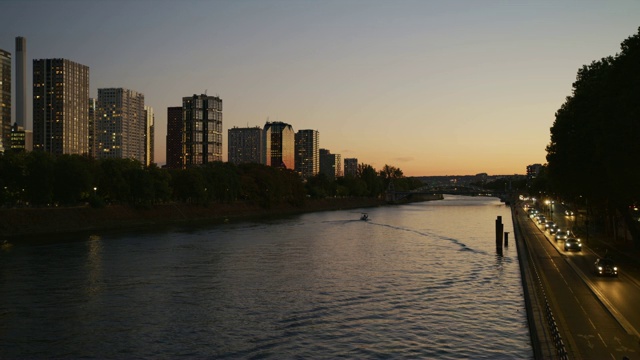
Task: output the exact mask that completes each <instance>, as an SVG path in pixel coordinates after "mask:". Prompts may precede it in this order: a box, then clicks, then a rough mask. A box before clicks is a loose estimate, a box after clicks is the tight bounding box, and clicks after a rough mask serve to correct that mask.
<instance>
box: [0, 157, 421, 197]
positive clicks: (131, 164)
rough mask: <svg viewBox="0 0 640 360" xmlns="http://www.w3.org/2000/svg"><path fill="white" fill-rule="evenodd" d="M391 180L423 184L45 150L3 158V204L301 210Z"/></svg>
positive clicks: (366, 168)
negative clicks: (284, 206)
mask: <svg viewBox="0 0 640 360" xmlns="http://www.w3.org/2000/svg"><path fill="white" fill-rule="evenodd" d="M392 180H393V181H394V184H395V185H396V188H397V189H402V190H410V189H415V188H417V187H420V186H421V185H422V183H420V182H419V181H417V180H416V179H412V178H406V177H404V176H403V175H402V171H401V170H400V169H397V168H395V167H392V166H388V165H387V166H385V168H384V169H383V171H381V172H380V173H378V172H377V171H376V170H375V169H374V168H373V167H371V166H370V165H367V164H361V165H360V166H359V168H358V172H357V175H356V176H347V177H339V178H338V179H336V180H330V179H329V178H328V177H327V176H325V175H324V174H318V175H317V176H314V177H312V178H310V179H306V180H305V179H302V178H301V177H300V176H299V174H297V173H295V172H293V171H291V170H286V169H280V168H275V167H270V166H265V165H260V164H243V165H239V166H236V165H233V164H231V163H223V162H215V163H212V164H208V165H205V166H200V167H192V168H188V169H185V170H169V169H161V168H159V167H158V166H157V165H155V164H152V165H151V166H148V167H145V166H144V165H143V164H141V163H140V162H138V161H136V160H132V159H104V160H95V159H92V158H89V157H86V156H79V155H62V156H57V157H56V156H52V155H50V154H48V153H45V152H42V151H34V152H29V153H20V152H13V151H7V152H6V153H0V190H1V191H0V205H4V206H26V205H29V206H54V205H55V206H76V205H79V204H83V203H89V204H91V205H93V206H104V205H106V204H129V205H131V206H135V207H148V206H152V205H153V204H158V203H164V202H169V201H177V202H184V203H192V204H198V205H203V206H208V205H209V204H212V203H232V202H235V201H245V202H250V203H254V204H258V205H260V206H262V207H264V208H269V207H271V206H274V205H277V204H278V203H288V204H292V205H296V206H301V205H303V204H304V202H305V199H306V198H307V197H312V198H324V197H334V196H340V197H378V196H380V195H381V194H382V193H383V191H384V189H385V186H384V185H385V184H388V182H389V181H392Z"/></svg>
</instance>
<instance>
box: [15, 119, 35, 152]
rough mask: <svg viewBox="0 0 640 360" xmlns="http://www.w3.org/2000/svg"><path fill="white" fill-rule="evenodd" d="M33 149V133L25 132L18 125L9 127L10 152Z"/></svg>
mask: <svg viewBox="0 0 640 360" xmlns="http://www.w3.org/2000/svg"><path fill="white" fill-rule="evenodd" d="M32 149H33V132H31V131H30V130H25V129H24V128H23V127H22V126H19V125H18V123H13V126H11V150H13V151H18V152H25V151H31V150H32Z"/></svg>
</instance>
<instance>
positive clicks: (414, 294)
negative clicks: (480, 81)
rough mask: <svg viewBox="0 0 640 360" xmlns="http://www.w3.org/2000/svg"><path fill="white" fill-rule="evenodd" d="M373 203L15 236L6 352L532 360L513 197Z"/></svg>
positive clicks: (3, 333)
mask: <svg viewBox="0 0 640 360" xmlns="http://www.w3.org/2000/svg"><path fill="white" fill-rule="evenodd" d="M367 212H368V214H369V217H370V219H369V221H366V222H365V221H361V220H360V219H359V217H360V214H359V212H357V211H356V212H353V211H335V212H322V213H313V214H306V215H302V216H298V217H293V218H289V219H282V220H274V221H269V222H261V223H239V224H226V225H223V226H217V227H213V228H193V229H188V230H186V231H168V232H166V233H147V234H144V233H143V234H141V233H136V234H131V235H119V236H109V235H103V236H102V237H99V236H95V237H91V238H90V239H88V240H86V239H85V240H83V241H69V242H59V243H55V244H49V245H27V246H15V247H14V249H13V250H12V251H11V252H3V253H0V260H1V261H0V338H2V339H3V341H2V342H1V343H0V358H4V357H10V358H11V357H70V358H76V357H82V356H90V357H98V358H103V357H124V358H131V357H147V358H156V357H164V358H166V357H179V356H187V357H215V358H291V357H297V358H337V357H347V358H460V357H463V358H505V357H508V358H531V357H532V352H531V348H530V343H529V335H528V329H527V326H526V315H525V311H524V301H523V299H522V286H521V283H520V277H519V269H518V261H517V254H516V249H515V247H513V248H506V249H505V250H504V256H497V255H496V254H495V248H494V246H495V230H494V221H495V218H496V216H498V215H500V216H502V217H503V219H505V221H504V222H505V231H512V230H511V229H510V228H511V226H512V225H511V222H510V221H506V219H510V213H509V211H508V208H506V207H505V206H503V205H501V204H500V203H499V202H498V201H497V200H496V199H490V198H460V197H449V198H446V199H445V200H443V201H437V202H428V203H418V204H410V205H403V206H390V207H380V208H373V209H367ZM70 240H71V239H70Z"/></svg>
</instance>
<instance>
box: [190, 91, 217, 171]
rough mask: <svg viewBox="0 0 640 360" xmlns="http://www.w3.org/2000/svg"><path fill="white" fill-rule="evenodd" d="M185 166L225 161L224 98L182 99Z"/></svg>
mask: <svg viewBox="0 0 640 360" xmlns="http://www.w3.org/2000/svg"><path fill="white" fill-rule="evenodd" d="M182 112H183V113H182V119H183V127H182V133H183V141H182V156H183V167H191V166H197V165H204V164H208V163H212V162H214V161H222V99H220V98H219V97H217V96H207V95H206V94H203V95H195V94H194V95H193V96H189V97H183V98H182Z"/></svg>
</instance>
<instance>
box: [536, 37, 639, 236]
mask: <svg viewBox="0 0 640 360" xmlns="http://www.w3.org/2000/svg"><path fill="white" fill-rule="evenodd" d="M638 30H639V31H638V34H635V35H633V36H631V37H629V38H628V39H626V40H625V41H623V42H622V44H621V49H622V51H621V52H620V53H619V54H617V55H616V56H613V57H606V58H603V59H601V60H599V61H594V62H592V63H591V64H590V65H588V66H583V67H582V68H581V69H580V70H579V71H578V75H577V78H576V81H575V82H574V83H573V94H572V95H571V96H569V97H567V99H566V102H565V103H564V104H563V105H562V106H561V108H560V109H559V110H558V111H557V112H556V118H555V121H554V124H553V127H552V128H551V141H550V143H549V145H548V146H547V162H548V167H547V170H548V179H549V185H550V186H551V187H552V188H553V189H554V190H555V191H556V192H557V193H559V194H561V195H563V196H566V197H570V198H577V197H580V196H584V197H585V198H587V199H588V200H589V204H590V205H591V206H593V205H597V206H600V207H607V208H609V209H611V210H615V211H617V212H618V213H620V214H622V216H623V217H624V218H625V220H626V222H627V224H628V228H629V229H630V231H631V233H632V235H633V237H634V240H635V241H636V244H638V245H640V229H638V226H637V222H634V221H633V220H632V219H631V216H630V215H629V212H628V206H629V205H630V204H632V203H634V202H637V201H638V200H640V188H638V186H637V184H638V183H639V182H640V167H638V166H637V159H638V158H639V157H640V142H639V141H638V139H640V116H639V114H640V96H639V94H640V28H639V29H638Z"/></svg>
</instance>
